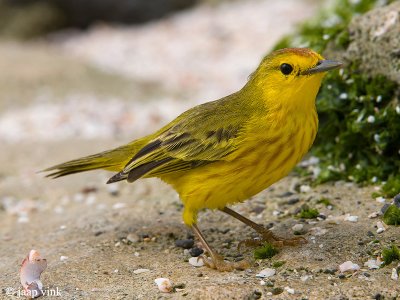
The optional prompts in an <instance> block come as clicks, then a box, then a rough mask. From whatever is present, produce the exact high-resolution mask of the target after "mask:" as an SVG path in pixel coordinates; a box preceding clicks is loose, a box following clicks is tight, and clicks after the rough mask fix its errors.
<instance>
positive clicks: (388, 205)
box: [381, 203, 390, 214]
mask: <svg viewBox="0 0 400 300" xmlns="http://www.w3.org/2000/svg"><path fill="white" fill-rule="evenodd" d="M389 207H390V204H389V203H385V204H384V205H383V206H382V208H381V213H382V214H384V213H385V212H386V211H387V210H388V208H389Z"/></svg>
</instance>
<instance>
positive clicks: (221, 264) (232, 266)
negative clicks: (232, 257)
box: [201, 253, 250, 272]
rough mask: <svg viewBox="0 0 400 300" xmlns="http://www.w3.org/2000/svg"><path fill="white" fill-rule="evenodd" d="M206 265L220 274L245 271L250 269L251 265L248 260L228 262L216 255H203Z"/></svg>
mask: <svg viewBox="0 0 400 300" xmlns="http://www.w3.org/2000/svg"><path fill="white" fill-rule="evenodd" d="M201 258H202V259H203V262H204V264H205V265H206V266H207V267H209V268H211V269H216V270H218V271H220V272H232V271H233V270H245V269H248V268H249V267H250V264H249V262H248V261H246V260H241V261H238V262H231V261H226V260H224V258H223V257H222V256H221V255H218V254H215V253H214V255H213V256H212V257H207V256H205V255H202V256H201Z"/></svg>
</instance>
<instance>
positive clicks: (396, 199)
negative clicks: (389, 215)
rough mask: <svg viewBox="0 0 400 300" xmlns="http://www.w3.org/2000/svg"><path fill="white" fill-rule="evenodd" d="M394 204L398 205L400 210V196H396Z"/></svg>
mask: <svg viewBox="0 0 400 300" xmlns="http://www.w3.org/2000/svg"><path fill="white" fill-rule="evenodd" d="M393 203H394V205H396V206H397V207H398V208H400V194H398V195H396V196H394V198H393Z"/></svg>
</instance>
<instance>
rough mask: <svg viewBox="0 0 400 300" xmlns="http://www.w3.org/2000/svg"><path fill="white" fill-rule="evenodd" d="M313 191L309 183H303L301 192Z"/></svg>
mask: <svg viewBox="0 0 400 300" xmlns="http://www.w3.org/2000/svg"><path fill="white" fill-rule="evenodd" d="M309 192H311V187H310V186H309V185H301V186H300V193H309Z"/></svg>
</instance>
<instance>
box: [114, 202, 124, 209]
mask: <svg viewBox="0 0 400 300" xmlns="http://www.w3.org/2000/svg"><path fill="white" fill-rule="evenodd" d="M125 206H126V203H123V202H117V203H115V204H114V205H113V206H112V208H113V209H121V208H124V207H125Z"/></svg>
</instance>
